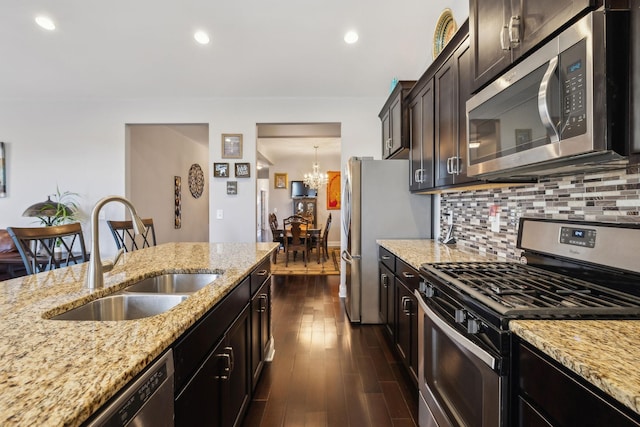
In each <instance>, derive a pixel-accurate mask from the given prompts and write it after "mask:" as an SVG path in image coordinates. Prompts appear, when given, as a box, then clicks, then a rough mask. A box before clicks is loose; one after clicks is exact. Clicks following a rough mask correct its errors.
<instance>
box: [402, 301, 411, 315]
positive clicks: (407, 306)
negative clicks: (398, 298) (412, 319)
mask: <svg viewBox="0 0 640 427" xmlns="http://www.w3.org/2000/svg"><path fill="white" fill-rule="evenodd" d="M402 311H403V312H404V314H405V316H411V298H410V297H402Z"/></svg>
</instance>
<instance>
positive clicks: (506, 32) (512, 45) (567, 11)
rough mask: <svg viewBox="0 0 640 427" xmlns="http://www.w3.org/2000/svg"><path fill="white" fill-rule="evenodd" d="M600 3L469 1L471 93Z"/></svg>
mask: <svg viewBox="0 0 640 427" xmlns="http://www.w3.org/2000/svg"><path fill="white" fill-rule="evenodd" d="M601 4H602V0H536V1H522V0H470V1H469V35H470V40H471V46H470V50H471V59H472V61H471V73H472V75H471V77H472V82H473V84H472V87H471V90H472V91H473V92H476V91H477V90H479V89H480V88H481V87H483V86H484V85H486V84H487V83H489V82H491V81H492V80H493V79H495V78H496V77H497V76H498V75H499V74H500V73H501V72H502V71H504V70H505V69H506V68H508V67H509V66H510V65H511V64H512V63H513V62H515V61H517V60H518V59H519V58H521V57H523V56H524V55H526V54H527V52H529V51H531V49H533V48H534V47H535V46H536V45H538V44H539V43H540V42H542V41H543V40H545V39H546V38H548V37H549V36H551V35H553V34H555V33H556V32H558V31H559V30H561V29H562V28H564V27H565V26H567V25H568V24H570V23H571V22H573V21H574V20H575V19H576V18H577V17H579V16H581V15H583V14H584V13H585V12H586V11H588V10H590V9H592V8H595V7H598V6H599V5H601Z"/></svg>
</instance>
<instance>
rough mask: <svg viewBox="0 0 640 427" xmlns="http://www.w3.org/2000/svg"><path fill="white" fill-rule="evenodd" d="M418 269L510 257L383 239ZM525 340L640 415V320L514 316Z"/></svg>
mask: <svg viewBox="0 0 640 427" xmlns="http://www.w3.org/2000/svg"><path fill="white" fill-rule="evenodd" d="M378 244H379V245H381V246H383V247H384V248H386V249H387V250H389V251H390V252H391V253H393V254H394V255H396V256H397V257H399V258H401V259H402V260H403V261H405V262H407V263H408V264H410V265H411V266H412V267H414V268H416V269H419V268H420V265H422V264H423V263H436V262H467V261H496V260H499V261H507V260H506V259H503V258H497V257H491V256H485V255H483V254H480V253H477V252H472V251H470V250H468V249H464V250H461V249H458V248H456V247H455V245H453V246H447V245H442V244H440V243H438V242H436V241H434V240H428V239H416V240H378ZM509 328H510V329H511V330H512V331H513V332H514V333H515V334H517V335H518V336H520V337H521V338H523V339H524V340H525V341H527V342H529V343H531V344H532V345H533V346H534V347H536V348H538V349H540V350H541V351H543V352H544V353H545V354H547V355H549V356H550V357H551V358H553V359H554V360H557V361H558V362H560V363H561V364H562V365H564V366H566V367H567V368H568V369H570V370H571V371H573V372H575V373H576V374H578V375H580V376H581V377H583V378H584V379H586V380H587V381H589V382H590V383H592V384H593V385H595V386H596V387H598V388H600V389H601V390H603V391H604V392H605V393H607V394H609V395H610V396H611V397H613V398H615V399H616V400H618V401H619V402H621V403H622V404H623V405H625V406H627V407H629V408H630V409H631V410H633V411H635V412H637V413H638V414H640V371H639V370H638V369H637V366H638V360H640V320H629V321H623V320H513V321H511V322H510V323H509Z"/></svg>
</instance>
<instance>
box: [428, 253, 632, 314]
mask: <svg viewBox="0 0 640 427" xmlns="http://www.w3.org/2000/svg"><path fill="white" fill-rule="evenodd" d="M422 269H423V271H427V272H430V273H432V274H434V275H435V276H436V277H438V278H439V279H441V280H444V281H445V282H446V283H448V284H449V285H451V286H453V287H454V288H456V289H458V290H459V291H462V292H464V293H466V294H468V295H470V296H472V297H474V298H475V299H477V300H478V301H480V302H482V303H484V304H486V305H488V306H489V307H491V308H493V309H494V310H496V311H497V312H498V313H500V314H502V315H505V316H513V317H516V316H518V317H522V316H524V315H531V316H538V315H553V316H562V315H569V316H572V315H573V316H576V315H578V316H579V315H622V314H632V315H634V316H640V298H639V297H637V296H634V295H631V294H628V293H624V292H619V291H616V290H614V289H609V288H607V287H604V286H601V285H598V284H595V283H592V282H589V281H587V280H583V279H580V278H574V277H571V276H567V275H563V274H558V273H555V272H552V271H549V270H545V269H541V268H538V267H533V266H530V265H523V264H516V263H507V262H504V263H493V262H488V263H482V262H477V263H441V264H425V265H423V267H422Z"/></svg>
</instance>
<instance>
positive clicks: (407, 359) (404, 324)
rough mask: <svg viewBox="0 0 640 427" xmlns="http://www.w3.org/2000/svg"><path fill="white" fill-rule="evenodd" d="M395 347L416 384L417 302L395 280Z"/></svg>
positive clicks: (398, 281)
mask: <svg viewBox="0 0 640 427" xmlns="http://www.w3.org/2000/svg"><path fill="white" fill-rule="evenodd" d="M395 283H396V286H395V289H396V316H397V329H396V347H397V349H398V351H399V352H400V356H401V357H402V359H403V360H404V363H405V365H406V366H407V368H408V369H409V373H410V375H411V378H412V379H413V381H414V382H415V383H416V384H417V382H418V346H417V343H418V322H417V318H416V308H417V301H416V299H415V297H414V296H413V293H412V292H411V291H409V289H407V287H406V286H404V284H403V283H402V282H401V281H400V280H398V279H396V281H395Z"/></svg>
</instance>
